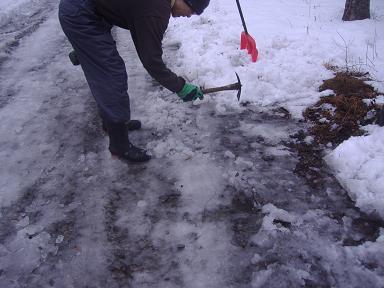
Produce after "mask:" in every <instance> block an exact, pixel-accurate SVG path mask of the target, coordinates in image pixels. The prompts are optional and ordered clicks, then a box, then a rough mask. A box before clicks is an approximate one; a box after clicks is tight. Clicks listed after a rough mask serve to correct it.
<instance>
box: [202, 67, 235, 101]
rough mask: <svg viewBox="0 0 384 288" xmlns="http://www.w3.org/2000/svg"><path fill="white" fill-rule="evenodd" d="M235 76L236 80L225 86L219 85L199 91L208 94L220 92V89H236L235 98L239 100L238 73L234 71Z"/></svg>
mask: <svg viewBox="0 0 384 288" xmlns="http://www.w3.org/2000/svg"><path fill="white" fill-rule="evenodd" d="M236 77H237V82H236V83H233V84H229V85H225V86H221V87H214V88H207V89H201V91H202V92H203V93H204V94H209V93H214V92H220V91H225V90H237V100H238V101H240V95H241V82H240V78H239V75H237V73H236Z"/></svg>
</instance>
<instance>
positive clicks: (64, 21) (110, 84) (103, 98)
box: [59, 0, 130, 122]
mask: <svg viewBox="0 0 384 288" xmlns="http://www.w3.org/2000/svg"><path fill="white" fill-rule="evenodd" d="M59 19H60V24H61V26H62V28H63V31H64V33H65V35H66V36H67V37H68V40H69V41H70V42H71V44H72V46H73V48H74V50H75V52H76V56H77V58H78V60H79V62H80V64H81V67H82V69H83V71H84V74H85V77H86V79H87V82H88V85H89V87H90V89H91V92H92V94H93V96H94V98H95V100H96V102H97V104H98V106H99V109H100V112H101V116H102V118H103V119H105V120H106V121H112V122H126V121H129V120H130V105H129V96H128V93H127V89H128V87H127V73H126V70H125V64H124V61H123V59H121V57H120V55H119V53H118V51H117V49H116V44H115V41H114V39H113V37H112V35H111V27H112V26H111V25H109V24H108V23H106V22H105V21H104V20H103V19H102V17H100V16H99V15H98V14H97V12H96V10H95V7H94V5H93V3H92V1H89V0H62V1H61V2H60V7H59Z"/></svg>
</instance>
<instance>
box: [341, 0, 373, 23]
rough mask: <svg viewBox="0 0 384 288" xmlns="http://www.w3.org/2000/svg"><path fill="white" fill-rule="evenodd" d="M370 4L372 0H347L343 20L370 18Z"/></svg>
mask: <svg viewBox="0 0 384 288" xmlns="http://www.w3.org/2000/svg"><path fill="white" fill-rule="evenodd" d="M369 4H370V0H346V2H345V9H344V15H343V21H353V20H363V19H367V18H370V12H369Z"/></svg>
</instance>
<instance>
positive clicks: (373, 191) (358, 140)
mask: <svg viewBox="0 0 384 288" xmlns="http://www.w3.org/2000/svg"><path fill="white" fill-rule="evenodd" d="M367 129H368V131H369V133H370V134H369V135H368V136H361V137H352V138H350V139H349V140H348V141H345V142H344V143H342V144H341V145H339V146H338V147H337V148H336V149H335V150H334V151H332V152H331V153H329V154H328V155H327V156H326V157H325V160H326V161H327V163H328V164H329V165H330V166H331V167H333V169H334V170H335V173H336V176H337V178H338V179H339V181H340V182H341V183H342V184H343V185H344V187H345V188H346V189H347V190H348V191H349V192H350V195H351V197H352V198H353V199H354V200H356V204H357V206H359V207H360V208H362V209H363V210H364V211H366V212H368V213H370V212H377V213H379V214H380V216H381V217H383V218H384V173H383V172H384V128H383V127H378V126H375V125H371V126H369V127H367Z"/></svg>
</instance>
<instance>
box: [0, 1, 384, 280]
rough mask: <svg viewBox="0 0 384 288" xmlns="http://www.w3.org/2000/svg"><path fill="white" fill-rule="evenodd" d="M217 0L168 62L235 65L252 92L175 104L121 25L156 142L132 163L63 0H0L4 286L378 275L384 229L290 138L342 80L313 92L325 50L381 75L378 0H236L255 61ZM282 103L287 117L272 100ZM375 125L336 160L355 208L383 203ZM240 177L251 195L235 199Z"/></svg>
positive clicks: (168, 42)
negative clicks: (113, 150) (77, 47)
mask: <svg viewBox="0 0 384 288" xmlns="http://www.w3.org/2000/svg"><path fill="white" fill-rule="evenodd" d="M211 2H212V3H211V4H210V6H209V7H208V8H207V10H206V12H205V13H204V14H203V15H202V16H200V17H197V16H193V17H191V18H190V19H185V18H182V19H180V18H178V19H171V21H170V25H169V29H168V31H167V33H166V35H165V39H164V58H165V61H166V62H167V64H168V66H169V67H170V68H171V69H172V70H173V71H175V72H176V73H178V74H180V75H182V76H184V77H186V78H187V79H188V80H189V81H191V82H193V83H195V84H197V85H201V86H204V87H206V88H210V87H215V86H221V85H227V84H229V83H233V82H235V81H236V76H235V72H237V73H238V74H239V76H240V78H241V81H242V84H243V87H242V95H241V102H242V103H248V102H249V103H250V104H251V105H252V107H257V109H254V110H247V109H246V108H244V107H242V106H241V105H239V102H238V100H237V99H236V96H235V94H236V93H234V92H232V91H231V92H223V93H215V94H209V95H205V99H204V100H203V101H196V102H195V103H180V101H179V99H177V97H176V96H175V95H174V94H173V93H170V92H169V91H166V90H160V89H159V86H157V84H155V83H152V82H151V80H150V77H149V76H148V75H147V74H146V72H145V71H144V70H143V68H142V67H141V65H140V63H139V62H138V60H137V57H136V55H135V52H133V48H132V43H131V42H130V39H129V36H128V35H129V34H128V33H127V32H126V31H123V30H121V29H116V30H114V36H115V37H116V39H117V43H118V49H119V51H120V53H121V55H122V57H123V59H125V60H126V61H127V69H128V74H129V93H130V95H131V98H132V107H134V109H133V115H134V116H135V117H136V116H139V117H138V118H141V117H142V119H144V128H143V129H142V131H141V132H140V133H141V134H140V133H132V139H133V141H134V142H135V143H138V144H139V145H143V146H146V148H147V149H149V150H150V151H151V153H152V154H153V156H154V159H153V160H152V161H151V162H150V163H149V164H147V165H146V166H137V167H135V166H129V167H128V168H127V166H126V165H125V164H123V163H120V162H119V161H114V160H112V159H111V158H110V155H109V153H108V152H107V150H106V148H105V147H106V146H107V140H106V137H104V136H100V131H99V130H98V128H95V126H98V124H96V123H95V122H97V121H98V120H97V119H96V118H97V112H96V110H97V109H96V108H95V106H94V104H93V102H92V100H90V99H91V97H90V92H89V90H88V88H87V86H86V83H85V81H84V77H83V74H82V72H81V70H80V69H78V67H77V68H76V67H72V66H71V64H70V63H69V61H68V59H67V56H66V54H67V53H68V51H69V49H70V45H69V44H68V43H67V42H66V41H65V37H64V35H63V33H62V31H61V29H60V26H59V24H58V20H57V7H56V6H57V1H51V0H12V1H10V0H2V1H1V2H0V29H2V30H1V31H0V32H1V33H0V40H1V44H0V81H1V82H0V83H1V84H0V92H1V94H0V97H1V98H0V148H1V149H0V159H1V160H0V162H1V166H0V209H1V210H0V225H1V226H0V228H2V229H3V230H0V284H1V285H4V287H10V288H12V287H25V285H26V284H25V283H28V285H30V287H48V286H53V287H88V286H89V287H90V286H92V287H93V286H97V285H99V284H100V285H101V286H100V287H107V286H108V287H111V288H114V287H128V286H129V285H128V284H127V282H124V279H125V278H124V277H126V278H129V277H128V276H131V275H128V276H127V274H129V273H132V275H134V277H133V279H132V280H131V281H132V282H130V283H129V284H132V287H159V288H162V287H167V288H172V287H188V288H189V287H191V288H195V287H212V288H213V287H281V283H286V285H285V286H287V287H300V286H305V285H307V284H308V285H309V286H311V283H315V284H313V285H314V286H316V284H319V283H321V284H322V285H323V286H324V287H383V283H384V278H383V275H384V271H383V270H384V268H383V267H384V260H383V259H384V250H383V248H382V247H383V241H384V231H383V229H381V230H379V231H378V232H377V233H374V232H371V231H370V230H369V229H368V228H367V226H369V225H370V224H371V222H364V221H363V220H362V218H363V216H364V215H363V214H361V212H360V211H356V210H355V209H352V208H351V206H353V205H352V204H351V203H350V202H348V200H346V198H347V197H345V195H343V192H342V191H341V189H339V186H338V185H336V184H332V185H330V186H329V187H328V186H327V187H326V188H325V189H324V191H323V190H321V191H313V190H311V189H310V188H309V187H307V186H306V184H305V182H304V181H303V180H302V179H300V178H298V177H297V176H296V175H294V173H293V170H294V168H295V162H296V161H297V159H296V158H294V157H295V155H293V153H291V152H290V151H288V150H287V149H286V147H285V146H284V145H283V144H282V141H284V140H287V139H288V138H289V135H291V134H293V133H295V132H297V131H298V130H299V129H301V128H302V126H301V124H299V123H298V121H297V120H298V119H301V118H302V115H301V114H302V112H303V110H304V109H305V108H306V107H308V105H311V104H313V103H315V102H316V101H317V100H318V99H319V97H321V96H324V95H329V94H332V91H330V90H327V91H323V92H319V91H318V87H319V86H320V85H321V83H322V80H324V79H327V78H329V77H332V73H331V72H330V71H329V70H327V69H326V68H325V67H324V64H329V65H338V66H340V67H345V66H346V65H348V66H353V67H354V68H356V69H362V70H368V71H369V72H370V73H371V75H373V78H374V79H375V80H376V81H372V83H371V84H372V85H374V86H375V87H376V88H377V89H379V90H380V91H384V84H383V83H384V81H383V80H384V68H383V67H384V65H383V64H384V55H383V54H382V53H383V52H382V51H384V18H383V15H384V3H383V1H382V0H371V10H372V19H369V20H363V21H354V22H343V21H341V16H342V13H343V9H344V3H345V1H344V0H321V1H320V0H270V1H259V0H254V1H247V0H243V1H241V4H242V8H243V12H244V16H245V21H246V23H247V28H248V31H249V33H250V34H251V35H252V36H253V37H254V38H255V40H256V42H257V48H258V50H259V59H258V61H257V62H256V63H252V62H251V60H250V57H249V55H247V53H246V52H245V51H241V50H239V40H240V33H241V31H243V28H242V26H241V21H240V19H239V15H238V13H237V8H236V4H235V1H232V0H216V1H211ZM34 17H36V18H38V17H40V18H41V19H40V18H39V20H38V21H37V22H33V21H34V19H35V18H34ZM31 19H32V20H31ZM28 21H32V22H28ZM2 25H4V27H2ZM18 25H21V26H18ZM23 25H24V26H25V27H24V26H23ZM18 33H19V34H18ZM42 43H43V44H44V45H42ZM346 52H347V53H346ZM346 54H347V56H346ZM143 94H144V95H143ZM383 99H384V98H383V96H381V97H379V99H378V101H377V102H378V103H383ZM279 107H284V108H285V109H288V110H289V111H290V112H291V114H292V116H293V118H294V119H293V120H291V119H280V118H279V119H275V118H273V117H272V116H270V115H269V114H268V113H270V111H273V110H274V109H275V108H279ZM328 108H329V109H333V108H332V107H328ZM271 113H272V112H271ZM272 114H273V113H272ZM265 115H267V116H265ZM268 117H270V118H268ZM234 119H235V120H234ZM92 129H93V130H92ZM366 130H367V134H366V135H364V136H360V137H352V138H351V139H349V140H347V141H345V142H344V143H342V144H341V145H339V146H338V147H337V148H336V149H335V150H333V151H329V152H328V153H327V155H326V157H325V160H326V161H327V163H328V164H329V165H330V167H331V168H332V169H333V171H334V173H335V175H336V177H337V179H338V180H339V181H340V183H341V184H342V185H343V187H345V189H346V190H347V192H348V193H349V195H350V196H351V197H352V199H353V200H354V201H356V203H355V205H356V207H358V208H360V209H361V211H363V212H366V213H373V214H374V215H376V214H378V215H379V216H380V217H381V218H384V200H383V199H384V197H383V196H384V195H383V193H384V192H383V191H384V176H383V173H382V171H383V168H384V164H383V163H384V148H383V147H384V145H383V144H384V143H383V142H384V128H382V127H378V126H376V125H371V126H368V127H366ZM305 141H306V142H307V143H311V142H312V141H313V138H312V137H310V136H309V137H307V138H306V139H305ZM84 143H85V144H84ZM265 159H267V160H265ZM233 194H236V195H245V196H244V197H249V198H250V199H252V200H249V199H248V198H246V200H247V201H251V202H252V203H251V205H253V206H252V207H253V208H255V209H257V212H256V213H254V214H253V212H252V213H249V214H247V209H250V208H249V207H245V208H242V209H244V211H243V210H241V209H240V212H238V211H234V210H235V209H233V207H232V206H231V205H232V204H233V202H236V201H235V200H236V199H234V198H233ZM239 197H240V196H239ZM240 200H241V199H240ZM240 200H239V202H240V204H244V203H243V202H242V201H240ZM240 204H239V205H240ZM240 206H241V205H240ZM164 207H165V208H164ZM228 207H230V208H228ZM252 211H253V210H252ZM249 215H251V216H249ZM245 216H249V217H250V218H251V220H249V222H247V221H246V220H244V219H246V217H245ZM242 221H243V222H242ZM359 221H361V223H360V222H359ZM355 222H357V224H356V223H355ZM367 223H368V224H367ZM359 225H360V226H361V227H363V228H361V227H360V226H359ZM234 227H237V229H238V231H237V233H238V234H239V235H240V236H241V237H240V236H239V239H237V238H236V237H235V236H238V235H233V234H236V233H234V232H233V230H235V229H234ZM356 227H357V228H356ZM360 228H361V229H362V230H363V232H364V233H366V234H367V235H368V236H371V238H369V237H368V236H366V235H365V234H364V233H363V232H361V231H360V230H358V229H360ZM364 229H366V230H368V232H367V231H366V230H364ZM372 230H374V228H372ZM363 234H364V237H363V236H362V235H363ZM242 237H243V238H245V239H246V240H248V238H249V239H250V242H251V243H252V245H250V244H248V242H247V241H243V240H244V239H243V238H242ZM344 240H348V241H350V242H352V243H353V245H347V244H344V243H343V241H344ZM244 242H246V243H247V244H246V245H243V243H244ZM239 243H240V244H239ZM122 251H123V252H122ZM120 253H125V254H123V255H121V254H120ZM106 263H107V264H106ZM127 263H128V264H127ZM132 267H133V268H132ZM130 269H133V270H134V271H130ZM111 271H114V272H113V273H115V274H113V275H112V277H111V273H112V272H111ZM116 271H117V272H116ZM127 271H128V272H127ZM119 273H120V274H119ZM124 273H126V274H124ZM122 275H123V276H124V277H122ZM233 275H234V276H233ZM39 276H40V277H39ZM324 277H325V278H324ZM115 278H117V280H116V279H115ZM239 279H241V280H242V281H244V282H241V281H240V280H239ZM18 281H20V282H18ZM119 281H122V282H119ZM239 281H240V282H241V283H240V282H239ZM247 281H248V282H247ZM20 283H21V284H20ZM23 283H24V284H25V285H24V286H23ZM52 283H53V284H52ZM239 283H240V284H239ZM18 284H20V285H21V286H18ZM1 285H0V286H1ZM154 285H156V286H154ZM129 287H131V286H129Z"/></svg>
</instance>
